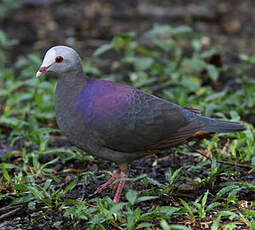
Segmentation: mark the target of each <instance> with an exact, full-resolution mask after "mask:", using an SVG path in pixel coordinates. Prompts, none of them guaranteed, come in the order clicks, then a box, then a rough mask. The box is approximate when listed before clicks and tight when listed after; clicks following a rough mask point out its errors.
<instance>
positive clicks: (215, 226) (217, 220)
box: [211, 216, 221, 230]
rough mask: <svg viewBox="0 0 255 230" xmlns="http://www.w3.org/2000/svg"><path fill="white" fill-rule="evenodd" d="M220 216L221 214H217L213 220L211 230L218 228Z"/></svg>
mask: <svg viewBox="0 0 255 230" xmlns="http://www.w3.org/2000/svg"><path fill="white" fill-rule="evenodd" d="M220 218H221V216H218V217H217V218H216V220H215V221H214V222H213V224H212V226H211V230H218V229H219V226H220Z"/></svg>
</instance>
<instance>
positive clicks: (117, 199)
mask: <svg viewBox="0 0 255 230" xmlns="http://www.w3.org/2000/svg"><path fill="white" fill-rule="evenodd" d="M120 175H121V177H120V178H126V177H128V174H126V173H124V172H121V174H120ZM125 183H126V181H125V180H121V181H118V182H117V183H116V184H117V186H116V188H117V191H116V193H115V195H114V199H113V202H114V203H119V202H120V195H121V193H122V190H123V188H124V185H125ZM116 184H115V185H116ZM115 185H114V187H115ZM114 187H113V189H114Z"/></svg>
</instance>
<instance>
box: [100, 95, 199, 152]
mask: <svg viewBox="0 0 255 230" xmlns="http://www.w3.org/2000/svg"><path fill="white" fill-rule="evenodd" d="M115 100H116V99H115ZM125 108H126V109H124V110H122V111H118V113H114V114H112V115H111V117H110V118H108V121H109V122H108V125H101V126H100V127H98V129H100V130H99V131H100V132H99V133H101V134H103V135H101V138H100V139H101V140H102V142H103V143H102V144H103V145H104V146H105V147H107V148H110V149H113V150H116V151H120V152H129V153H132V152H138V151H146V150H157V149H165V148H168V147H171V146H174V145H177V144H180V143H182V142H183V141H184V140H186V139H188V138H189V137H191V136H192V135H193V134H194V133H195V132H196V131H198V130H199V124H198V122H196V120H197V119H196V118H197V115H196V114H194V113H192V112H190V111H188V110H185V109H183V108H182V107H180V106H178V105H176V104H173V103H170V102H168V101H165V100H162V99H160V98H158V97H155V96H152V95H149V94H145V93H143V92H141V91H138V90H137V91H136V93H135V95H134V96H133V97H132V100H129V101H128V102H127V103H126V106H125ZM193 121H194V122H193Z"/></svg>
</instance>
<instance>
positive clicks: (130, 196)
mask: <svg viewBox="0 0 255 230" xmlns="http://www.w3.org/2000/svg"><path fill="white" fill-rule="evenodd" d="M137 195H138V194H137V192H136V191H133V190H129V191H128V192H127V193H126V198H127V200H128V202H129V203H130V204H131V205H134V204H135V202H136V199H137Z"/></svg>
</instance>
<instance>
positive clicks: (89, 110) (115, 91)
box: [36, 46, 245, 203]
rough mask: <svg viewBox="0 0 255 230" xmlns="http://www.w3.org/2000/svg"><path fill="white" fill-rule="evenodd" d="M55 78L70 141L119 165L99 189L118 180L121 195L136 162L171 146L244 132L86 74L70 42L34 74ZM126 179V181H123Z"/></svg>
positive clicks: (57, 105) (47, 57)
mask: <svg viewBox="0 0 255 230" xmlns="http://www.w3.org/2000/svg"><path fill="white" fill-rule="evenodd" d="M45 72H53V74H54V75H56V77H57V79H58V80H57V86H56V91H55V112H56V120H57V124H58V127H59V128H60V129H61V130H62V131H63V133H64V135H66V136H67V138H68V139H69V141H70V142H71V143H72V144H73V145H75V146H77V147H78V148H80V149H82V150H84V151H85V152H87V153H89V154H92V155H94V156H95V157H98V158H100V159H105V160H109V161H112V162H115V163H116V164H117V165H118V169H117V170H115V171H114V172H113V174H112V177H111V178H110V180H109V181H107V182H106V183H105V184H103V185H101V186H100V187H99V188H98V189H97V192H102V191H103V190H104V189H106V188H107V187H109V186H110V185H112V184H114V186H113V191H115V195H114V199H113V201H114V202H115V203H118V202H120V196H121V193H122V190H123V188H124V184H125V181H126V180H123V179H122V178H126V177H128V165H129V164H130V163H131V162H133V161H134V160H137V159H140V158H143V157H145V156H149V155H152V154H156V153H158V152H160V151H163V150H168V149H169V148H171V147H173V146H177V145H180V144H183V143H185V142H187V141H188V140H190V139H192V138H195V137H201V136H202V137H203V136H204V135H207V134H208V135H209V134H214V133H230V132H239V131H243V130H244V129H245V128H244V126H243V125H242V124H240V123H237V122H230V121H225V120H220V119H214V118H209V117H205V116H202V115H200V114H198V113H197V112H196V111H195V110H192V109H188V108H184V107H181V106H179V105H176V104H174V103H171V102H169V101H167V100H164V99H161V98H159V97H156V96H153V95H150V94H147V93H145V92H142V91H140V90H138V89H136V88H132V87H130V86H128V85H125V84H120V83H115V82H112V81H107V80H102V79H97V78H94V77H91V76H90V77H89V76H87V75H86V74H85V73H84V72H83V70H82V63H81V58H80V56H79V54H78V53H77V52H76V51H75V50H74V49H72V48H70V47H67V46H54V47H52V48H50V49H49V50H48V51H47V52H46V54H45V56H44V59H43V62H42V65H41V67H40V69H39V70H38V72H37V74H36V77H40V76H41V75H42V74H43V73H45ZM121 179H122V180H121Z"/></svg>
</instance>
